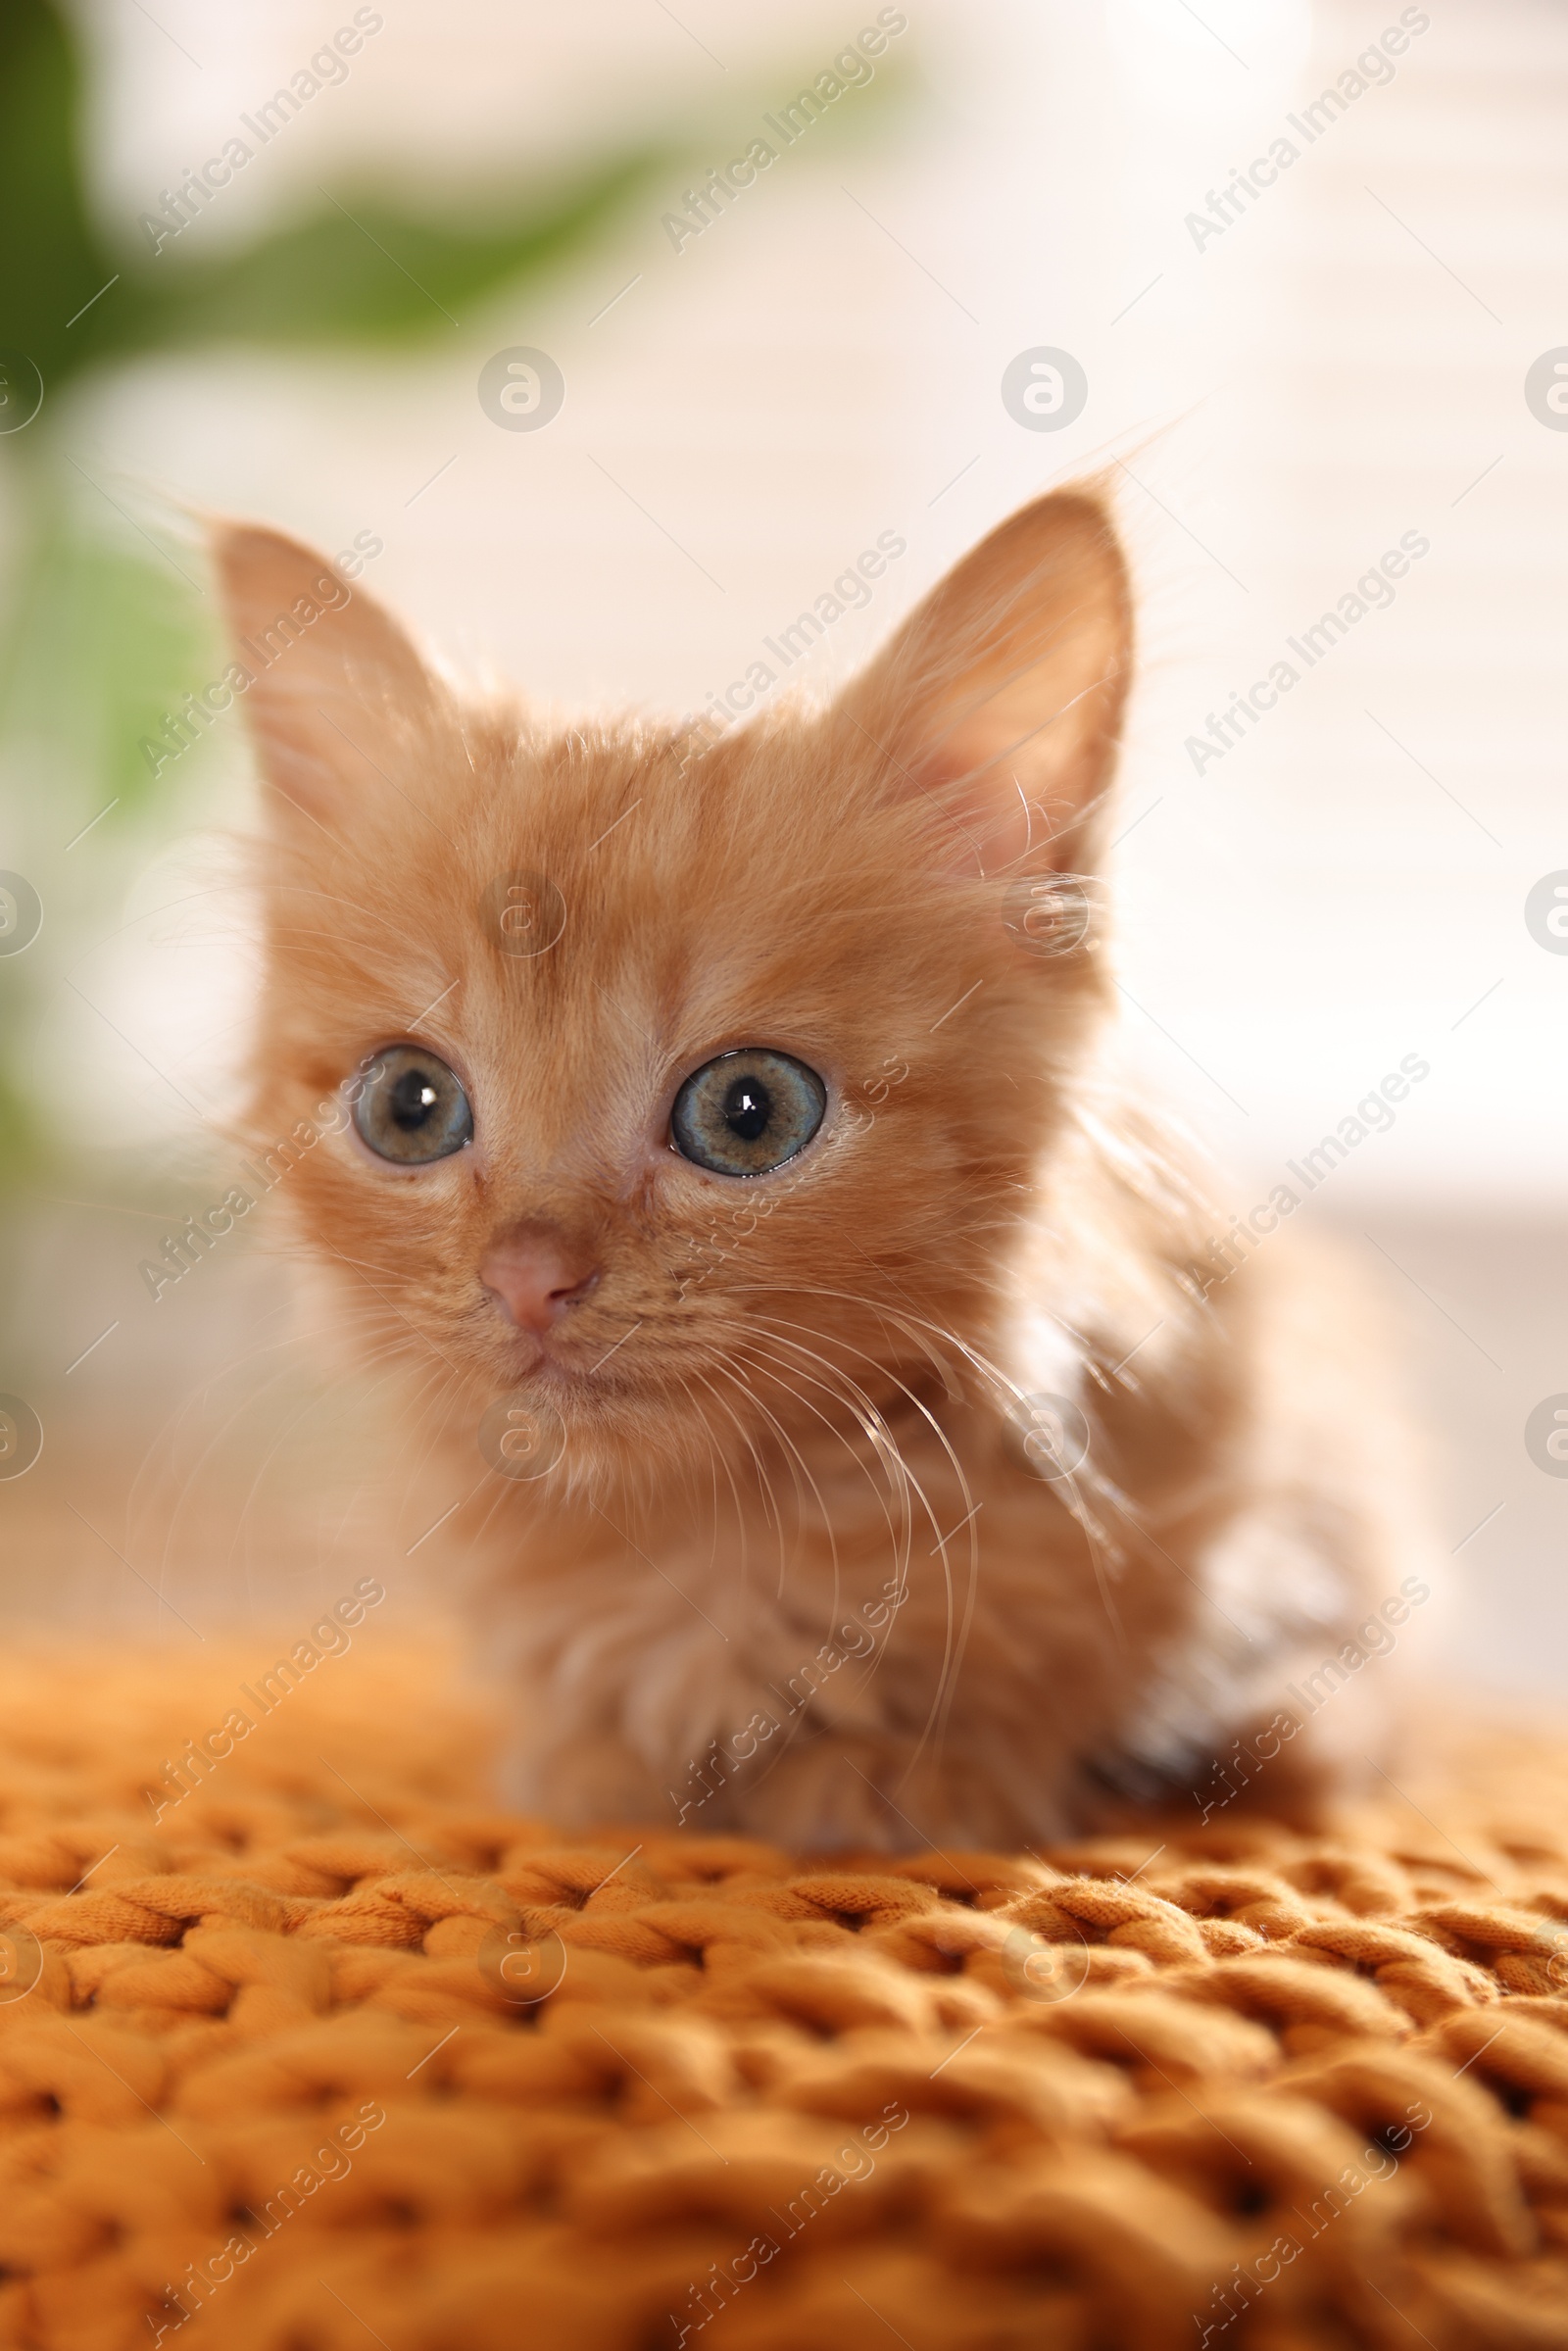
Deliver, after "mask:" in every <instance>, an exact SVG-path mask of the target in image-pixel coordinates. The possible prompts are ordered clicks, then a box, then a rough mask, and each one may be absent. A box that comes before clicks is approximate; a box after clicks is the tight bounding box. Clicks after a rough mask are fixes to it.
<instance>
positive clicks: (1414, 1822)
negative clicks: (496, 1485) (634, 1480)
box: [0, 1631, 1568, 2351]
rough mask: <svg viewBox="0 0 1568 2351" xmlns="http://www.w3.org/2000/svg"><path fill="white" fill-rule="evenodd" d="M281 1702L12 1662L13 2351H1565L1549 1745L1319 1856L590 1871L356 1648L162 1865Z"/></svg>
mask: <svg viewBox="0 0 1568 2351" xmlns="http://www.w3.org/2000/svg"><path fill="white" fill-rule="evenodd" d="M384 1638H385V1637H384V1636H382V1635H380V1633H379V1631H378V1633H377V1640H378V1641H379V1640H384ZM255 1664H256V1658H255V1654H254V1652H250V1653H248V1654H247V1655H245V1656H239V1655H236V1656H235V1657H233V1658H232V1659H219V1660H217V1661H214V1660H212V1659H211V1658H210V1657H209V1656H208V1654H207V1653H206V1652H204V1653H203V1655H202V1658H201V1661H200V1663H199V1664H194V1665H193V1664H191V1663H190V1662H188V1661H187V1660H186V1659H184V1658H180V1659H178V1660H177V1661H171V1658H170V1657H169V1656H167V1655H166V1656H164V1657H161V1658H145V1657H144V1658H138V1659H131V1660H130V1661H128V1662H127V1661H125V1660H123V1659H119V1660H113V1661H111V1660H107V1659H92V1658H83V1657H81V1656H79V1655H75V1654H72V1655H70V1656H66V1655H62V1654H57V1655H54V1656H39V1655H35V1656H33V1657H31V1658H25V1659H21V1660H18V1659H15V1658H14V1659H13V1660H12V1661H11V1662H9V1663H8V1664H7V1665H6V1666H5V1667H4V1668H3V1670H0V1918H3V1919H4V1921H5V1922H6V1928H5V1939H4V1940H3V1941H0V1963H3V1975H0V2269H3V2278H4V2282H3V2283H0V2345H3V2346H6V2347H10V2346H17V2347H19V2351H20V2347H22V2346H25V2347H26V2351H45V2347H47V2351H122V2347H126V2351H128V2347H129V2346H133V2345H134V2346H144V2345H150V2344H153V2343H156V2342H158V2341H162V2342H164V2343H170V2342H173V2341H175V2340H177V2341H179V2342H180V2343H181V2344H182V2345H183V2344H187V2343H188V2344H191V2345H193V2346H195V2347H196V2351H200V2345H201V2344H202V2343H212V2344H214V2345H218V2346H221V2347H222V2351H329V2347H330V2351H366V2346H368V2345H373V2344H375V2343H377V2342H379V2343H380V2344H382V2345H383V2346H384V2347H385V2351H460V2347H461V2351H518V2346H523V2345H526V2346H528V2347H529V2351H651V2347H653V2346H658V2345H669V2346H671V2347H672V2351H673V2347H674V2346H678V2345H679V2344H681V2343H683V2342H685V2343H687V2344H692V2343H700V2344H702V2345H703V2346H704V2347H705V2351H706V2347H707V2346H708V2345H710V2344H712V2345H714V2346H716V2347H717V2351H801V2346H807V2345H809V2346H810V2347H811V2351H876V2347H877V2346H880V2345H882V2344H887V2345H889V2346H893V2345H897V2344H899V2343H903V2344H905V2345H906V2346H908V2347H909V2351H1003V2347H1007V2351H1014V2347H1015V2351H1026V2347H1027V2351H1038V2347H1039V2346H1056V2345H1061V2346H1063V2347H1066V2351H1119V2347H1121V2346H1125V2347H1126V2351H1161V2347H1162V2346H1165V2345H1170V2346H1173V2347H1174V2346H1177V2345H1183V2346H1186V2345H1199V2344H1201V2343H1203V2342H1205V2341H1206V2342H1207V2343H1208V2344H1210V2345H1214V2344H1218V2345H1222V2346H1224V2347H1225V2351H1232V2347H1233V2346H1239V2345H1240V2346H1248V2347H1250V2351H1345V2347H1346V2346H1349V2345H1356V2344H1369V2345H1376V2346H1379V2347H1380V2351H1381V2347H1382V2346H1385V2345H1386V2346H1388V2347H1389V2351H1396V2347H1397V2351H1418V2346H1419V2345H1420V2344H1421V2343H1423V2342H1425V2343H1427V2344H1428V2345H1430V2346H1432V2347H1433V2351H1499V2347H1506V2346H1514V2345H1517V2346H1520V2351H1525V2347H1526V2346H1528V2347H1529V2351H1546V2347H1547V2346H1552V2347H1557V2346H1563V2347H1568V1746H1553V1745H1551V1744H1549V1743H1546V1742H1542V1741H1535V1742H1526V1741H1522V1740H1521V1741H1512V1742H1508V1743H1506V1744H1505V1743H1504V1742H1502V1741H1500V1740H1498V1739H1489V1740H1487V1741H1486V1742H1484V1744H1483V1745H1481V1746H1478V1747H1476V1748H1474V1750H1473V1751H1472V1752H1471V1753H1469V1754H1468V1755H1467V1756H1466V1757H1465V1758H1464V1759H1463V1765H1462V1769H1460V1770H1458V1771H1454V1770H1452V1769H1451V1767H1450V1770H1449V1773H1448V1777H1447V1780H1446V1782H1444V1781H1443V1780H1442V1779H1441V1777H1440V1776H1435V1775H1434V1774H1433V1772H1432V1771H1431V1770H1429V1771H1428V1773H1427V1775H1426V1776H1425V1777H1424V1778H1423V1779H1422V1780H1421V1781H1420V1782H1419V1783H1417V1781H1415V1780H1414V1779H1412V1778H1408V1777H1405V1776H1404V1775H1402V1774H1401V1787H1402V1788H1405V1789H1408V1790H1409V1791H1410V1795H1411V1796H1413V1797H1414V1798H1415V1801H1411V1800H1410V1796H1406V1795H1403V1794H1400V1793H1398V1792H1397V1791H1396V1790H1395V1789H1394V1788H1393V1787H1392V1786H1390V1787H1389V1788H1387V1789H1386V1791H1385V1797H1384V1799H1383V1800H1381V1801H1380V1802H1379V1803H1378V1804H1377V1805H1375V1806H1371V1807H1366V1808H1362V1809H1359V1810H1355V1811H1352V1812H1347V1813H1346V1814H1345V1816H1344V1817H1343V1818H1342V1819H1341V1820H1340V1821H1339V1822H1338V1823H1337V1824H1336V1826H1335V1829H1334V1832H1333V1834H1331V1835H1323V1836H1303V1835H1300V1834H1298V1833H1295V1832H1293V1831H1291V1830H1289V1829H1287V1828H1285V1827H1283V1826H1281V1825H1280V1824H1279V1823H1278V1822H1275V1821H1271V1820H1269V1819H1268V1818H1267V1817H1266V1816H1265V1815H1261V1814H1250V1815H1248V1816H1246V1817H1243V1816H1242V1814H1241V1813H1240V1811H1239V1809H1237V1808H1236V1807H1232V1808H1230V1809H1229V1810H1227V1811H1224V1812H1221V1813H1218V1814H1216V1815H1215V1816H1214V1817H1213V1818H1211V1820H1210V1821H1209V1823H1208V1824H1207V1825H1206V1826H1204V1827H1200V1826H1199V1825H1197V1822H1196V1816H1195V1817H1194V1818H1193V1819H1190V1820H1184V1819H1169V1820H1163V1821H1161V1822H1159V1823H1158V1824H1157V1825H1155V1826H1153V1827H1152V1828H1149V1829H1140V1830H1139V1832H1138V1833H1137V1834H1130V1835H1128V1836H1126V1837H1118V1838H1116V1839H1111V1840H1102V1841H1099V1842H1095V1843H1092V1844H1081V1845H1077V1846H1074V1847H1073V1848H1071V1849H1070V1850H1057V1851H1048V1852H1042V1853H1040V1854H1038V1855H1034V1854H977V1853H968V1852H957V1853H947V1852H936V1851H931V1850H926V1849H922V1850H921V1851H919V1852H917V1853H916V1854H914V1855H913V1856H911V1857H909V1858H906V1859H901V1860H896V1861H890V1860H888V1859H887V1858H886V1857H880V1858H875V1859H872V1860H865V1861H862V1860H859V1859H856V1858H854V1857H845V1856H834V1857H832V1858H830V1859H826V1860H824V1859H821V1858H811V1857H809V1856H800V1855H791V1854H787V1853H782V1852H778V1851H775V1850H773V1849H771V1848H770V1847H767V1846H764V1845H760V1844H756V1843H752V1842H748V1841H746V1840H744V1839H741V1838H737V1837H708V1836H705V1835H703V1834H702V1833H701V1831H700V1830H697V1831H695V1833H694V1831H693V1830H692V1829H691V1828H690V1827H688V1829H687V1830H684V1831H682V1832H680V1833H678V1834H677V1833H673V1832H669V1831H664V1830H647V1829H636V1828H633V1829H627V1830H625V1831H615V1830H613V1829H608V1830H606V1831H605V1832H604V1833H603V1834H602V1835H595V1836H593V1837H581V1836H578V1837H570V1838H567V1837H562V1836H560V1835H559V1834H557V1833H555V1832H553V1831H552V1830H551V1829H550V1827H549V1826H548V1825H547V1824H544V1823H539V1822H533V1821H527V1820H521V1819H517V1818H514V1817H508V1816H506V1815H504V1814H501V1813H498V1812H496V1811H494V1810H487V1809H485V1806H484V1800H483V1794H482V1790H483V1783H484V1773H485V1762H486V1749H487V1743H488V1726H487V1724H486V1722H485V1720H484V1717H483V1713H482V1708H481V1707H480V1706H479V1705H478V1704H477V1703H476V1702H473V1701H470V1700H467V1699H465V1698H462V1697H461V1696H460V1695H459V1694H458V1693H457V1692H456V1691H455V1689H454V1686H453V1683H452V1679H451V1676H450V1672H449V1669H448V1662H447V1659H446V1656H445V1653H444V1652H443V1651H442V1650H441V1649H440V1648H439V1646H438V1645H434V1644H430V1645H426V1646H422V1647H421V1648H420V1649H419V1650H417V1651H415V1650H413V1649H410V1650H408V1651H405V1652H403V1653H400V1654H399V1655H398V1656H396V1657H394V1658H392V1659H390V1660H389V1659H388V1658H387V1657H386V1656H385V1655H384V1654H381V1655H374V1654H372V1653H371V1646H370V1643H369V1642H368V1641H365V1642H363V1643H362V1644H361V1647H360V1648H359V1649H358V1650H357V1651H356V1653H354V1654H353V1655H352V1656H350V1657H344V1658H340V1659H331V1660H323V1661H322V1663H321V1664H320V1665H319V1667H318V1668H316V1669H315V1671H314V1673H313V1674H312V1676H311V1679H310V1680H309V1682H307V1683H306V1684H305V1685H303V1686H302V1687H301V1688H299V1689H298V1690H293V1691H291V1692H290V1693H289V1694H288V1696H287V1697H286V1699H283V1700H281V1701H280V1702H278V1703H277V1704H276V1706H275V1707H274V1710H273V1712H272V1713H271V1714H270V1716H269V1717H268V1718H267V1719H266V1720H265V1721H263V1722H261V1723H259V1724H258V1725H257V1728H256V1729H255V1731H254V1732H253V1733H252V1734H251V1736H250V1737H249V1738H248V1739H246V1740H245V1741H244V1742H243V1743H242V1744H241V1745H239V1746H237V1747H236V1748H235V1750H234V1752H233V1754H232V1755H231V1756H230V1757H229V1758H228V1759H227V1760H225V1761H223V1762H221V1764H219V1765H218V1766H217V1767H216V1768H215V1769H214V1770H213V1771H212V1772H211V1774H210V1776H209V1777H208V1778H207V1779H206V1780H205V1781H204V1782H203V1783H202V1784H201V1785H200V1786H198V1787H196V1788H194V1789H193V1792H191V1793H190V1794H188V1795H187V1796H185V1797H184V1798H183V1799H182V1800H181V1801H180V1802H178V1803H176V1804H174V1805H172V1806H170V1807H168V1808H166V1809H165V1810H164V1812H163V1813H162V1816H161V1817H160V1818H159V1820H158V1821H157V1823H156V1824H155V1823H154V1820H153V1810H152V1805H151V1804H150V1802H149V1800H148V1797H147V1795H146V1793H145V1792H144V1791H145V1789H146V1788H148V1787H156V1786H157V1785H158V1784H159V1783H160V1782H161V1781H162V1780H163V1777H164V1774H163V1764H164V1759H165V1758H166V1757H168V1756H171V1755H177V1753H178V1751H179V1749H180V1748H181V1746H182V1745H183V1743H184V1741H185V1740H186V1739H190V1738H195V1737H199V1736H200V1735H201V1734H202V1733H203V1732H204V1731H205V1730H206V1729H207V1728H208V1727H209V1726H211V1725H214V1724H217V1723H220V1722H221V1721H222V1719H223V1716H224V1713H225V1712H226V1710H227V1708H228V1707H229V1706H230V1705H232V1704H233V1703H234V1702H235V1688H236V1684H237V1683H238V1682H239V1681H241V1680H254V1672H255ZM163 1792H164V1794H165V1795H166V1796H167V1794H168V1793H169V1788H168V1787H167V1786H166V1787H165V1788H164V1791H163ZM1262 1792H1264V1793H1266V1788H1265V1789H1264V1790H1263V1791H1262ZM1559 1944H1560V1946H1561V1947H1560V1949H1559ZM186 2314H189V2315H186Z"/></svg>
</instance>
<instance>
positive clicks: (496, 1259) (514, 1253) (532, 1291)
mask: <svg viewBox="0 0 1568 2351" xmlns="http://www.w3.org/2000/svg"><path fill="white" fill-rule="evenodd" d="M479 1279H480V1281H481V1282H482V1283H483V1284H484V1286H485V1288H486V1289H487V1290H488V1291H491V1292H492V1293H493V1294H494V1296H495V1297H496V1298H498V1299H499V1300H500V1302H501V1306H502V1308H503V1311H504V1312H505V1314H506V1316H507V1319H508V1321H509V1322H514V1323H515V1324H516V1326H517V1328H518V1330H520V1331H532V1332H534V1333H535V1334H536V1336H537V1337H539V1338H541V1339H543V1338H545V1337H547V1336H548V1334H549V1333H550V1332H551V1331H553V1330H554V1329H555V1327H556V1325H557V1323H558V1322H560V1321H561V1319H562V1317H563V1315H564V1314H566V1313H567V1312H568V1311H569V1310H570V1308H571V1307H573V1306H575V1305H578V1304H580V1302H581V1301H582V1299H584V1298H586V1297H587V1296H588V1293H589V1292H590V1291H591V1290H592V1289H593V1288H594V1286H595V1284H596V1283H597V1282H598V1280H599V1268H598V1266H597V1265H594V1264H592V1263H590V1262H589V1260H588V1258H587V1257H586V1256H585V1255H584V1254H583V1252H582V1251H581V1250H580V1249H572V1248H571V1247H570V1245H569V1244H568V1243H567V1242H566V1241H565V1240H564V1238H563V1237H562V1236H561V1235H560V1234H556V1233H514V1234H512V1235H511V1236H509V1238H508V1239H506V1240H504V1241H499V1242H497V1243H496V1244H495V1246H494V1247H493V1248H492V1249H491V1250H490V1252H489V1254H488V1255H487V1256H486V1257H485V1259H484V1261H483V1263H482V1264H481V1265H480V1267H479Z"/></svg>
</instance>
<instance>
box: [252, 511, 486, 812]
mask: <svg viewBox="0 0 1568 2351" xmlns="http://www.w3.org/2000/svg"><path fill="white" fill-rule="evenodd" d="M211 545H212V551H213V561H214V566H215V568H216V571H217V574H218V580H219V585H220V588H221V594H222V601H223V609H224V612H225V615H226V618H227V621H228V628H229V635H230V638H231V641H232V643H233V648H234V662H235V669H237V670H238V671H240V672H243V682H242V681H241V678H240V676H238V675H236V674H235V670H234V669H231V670H230V671H229V673H228V683H229V684H230V685H231V686H233V687H234V688H235V690H236V694H237V697H238V699H240V700H241V701H242V702H243V704H244V708H245V714H246V717H247V720H248V722H249V725H250V729H251V733H252V735H253V736H254V738H255V742H256V749H257V755H258V757H259V759H260V761H261V766H262V772H263V774H264V776H265V777H266V780H267V782H268V784H269V785H270V787H271V789H272V791H273V792H274V793H275V794H276V795H277V796H278V797H279V798H280V799H281V800H282V801H283V802H285V803H287V804H288V806H289V807H290V808H295V809H299V810H301V811H303V813H304V814H306V815H307V816H310V817H312V818H314V819H315V821H316V822H317V823H318V824H322V825H325V826H327V827H328V828H329V829H332V830H337V829H341V827H342V826H343V825H345V824H347V823H348V822H350V821H351V820H352V818H353V815H354V813H355V811H356V809H357V808H358V806H359V805H360V804H361V803H362V802H363V801H364V799H365V798H366V796H367V795H368V793H371V792H375V793H381V792H384V790H385V788H386V785H387V784H388V783H389V782H390V781H391V777H390V775H389V772H388V770H389V766H390V765H392V764H393V763H396V764H397V765H400V766H402V767H404V769H405V771H407V769H408V765H409V762H408V759H407V752H406V746H407V745H408V743H409V740H410V737H411V735H412V736H413V737H414V739H415V740H416V742H417V743H420V744H422V743H423V742H424V741H425V740H426V739H427V738H428V737H429V735H430V734H432V733H433V731H434V726H435V721H436V719H437V717H438V716H439V714H440V712H441V710H442V709H443V706H444V699H445V698H444V695H443V693H442V689H441V687H440V685H439V683H438V682H437V680H436V679H435V678H434V677H433V676H432V675H431V673H430V671H429V669H428V668H427V667H426V665H425V663H424V662H423V661H421V660H420V658H419V656H418V654H417V652H416V651H415V648H414V646H413V644H412V643H411V641H410V639H409V638H408V637H407V636H406V635H405V634H404V632H403V630H402V629H401V628H400V627H399V626H398V624H397V622H396V621H395V620H393V619H392V618H391V616H390V614H388V613H387V612H383V611H382V609H381V607H380V606H379V605H378V604H377V603H376V602H375V601H374V599H373V598H372V597H369V596H368V595H366V593H365V591H364V590H363V589H362V588H359V587H356V586H353V585H351V583H350V582H349V581H348V580H347V579H345V578H344V577H343V575H342V573H341V572H340V571H338V570H337V569H336V567H335V566H334V565H333V564H332V563H330V562H329V561H328V560H327V558H326V557H325V556H322V555H319V554H318V553H317V552H316V551H315V549H313V548H310V547H305V546H302V545H301V544H300V542H299V541H298V540H297V539H289V538H285V537H284V535H283V534H282V532H281V531H275V530H266V529H263V528H262V527H260V526H259V525H257V524H254V523H248V522H221V523H217V524H215V525H214V526H213V527H212V530H211ZM394 788H395V789H398V790H402V789H403V788H404V787H403V786H402V785H398V786H395V787H394Z"/></svg>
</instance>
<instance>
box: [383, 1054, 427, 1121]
mask: <svg viewBox="0 0 1568 2351" xmlns="http://www.w3.org/2000/svg"><path fill="white" fill-rule="evenodd" d="M387 1100H388V1102H389V1104H390V1106H391V1111H392V1123H393V1125H394V1126H396V1127H401V1128H402V1130H403V1132H404V1134H405V1135H417V1133H418V1131H419V1129H420V1127H422V1126H423V1125H425V1124H426V1122H427V1121H428V1119H429V1116H430V1113H431V1111H432V1110H433V1109H434V1108H435V1105H436V1089H435V1087H434V1085H433V1084H432V1083H431V1080H430V1075H429V1072H428V1071H427V1070H423V1069H406V1070H405V1071H404V1072H403V1075H402V1076H401V1077H400V1078H398V1079H397V1080H396V1081H395V1083H394V1085H393V1087H392V1091H391V1093H390V1094H389V1095H388V1097H387Z"/></svg>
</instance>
